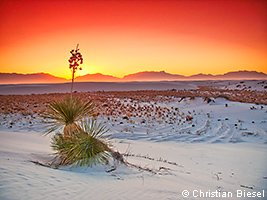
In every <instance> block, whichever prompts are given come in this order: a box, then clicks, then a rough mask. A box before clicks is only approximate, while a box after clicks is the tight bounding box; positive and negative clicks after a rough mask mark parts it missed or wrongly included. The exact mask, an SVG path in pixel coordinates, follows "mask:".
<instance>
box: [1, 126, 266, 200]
mask: <svg viewBox="0 0 267 200" xmlns="http://www.w3.org/2000/svg"><path fill="white" fill-rule="evenodd" d="M0 137H1V141H0V153H1V154H0V155H1V157H0V159H1V167H0V177H1V179H0V199H3V200H5V199H6V200H7V199H12V200H16V199H183V197H182V194H181V192H182V191H183V190H185V189H187V190H188V191H193V190H202V191H209V190H210V191H216V190H220V191H227V192H232V193H233V194H235V193H236V190H249V191H262V190H263V189H265V190H266V189H267V180H266V174H267V170H266V169H267V166H266V163H267V158H266V155H267V149H266V146H265V145H262V144H249V143H240V144H182V143H174V142H162V143H159V142H151V141H150V142H149V141H131V140H126V139H125V140H116V141H115V146H117V147H118V149H119V150H120V151H121V152H124V151H129V152H130V153H131V154H136V155H144V156H145V155H149V156H150V157H151V158H154V159H156V160H152V161H151V160H148V159H144V158H140V157H128V161H129V162H132V163H135V164H139V165H141V166H147V167H150V168H152V169H153V168H154V169H158V168H159V167H161V168H162V170H161V171H159V172H158V173H157V174H150V173H149V172H142V171H138V170H137V169H132V168H127V167H124V166H120V167H119V168H118V169H117V170H116V171H114V172H112V173H106V172H105V171H104V168H102V167H93V168H87V169H86V168H65V169H57V170H56V169H50V168H46V167H42V166H38V165H35V164H33V163H31V162H30V160H36V159H42V158H43V157H47V155H49V154H51V153H52V152H51V150H50V149H49V137H43V136H41V135H40V134H38V133H14V132H3V131H1V132H0ZM165 159H166V161H167V162H170V163H175V165H174V164H169V163H167V162H164V160H165ZM244 187H253V189H246V188H244ZM195 195H197V193H195ZM188 199H196V198H194V197H192V196H190V197H189V198H188ZM233 199H238V198H233ZM244 199H246V198H244Z"/></svg>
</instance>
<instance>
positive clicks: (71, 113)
mask: <svg viewBox="0 0 267 200" xmlns="http://www.w3.org/2000/svg"><path fill="white" fill-rule="evenodd" d="M48 109H49V110H48V112H47V113H45V114H44V115H43V116H44V118H46V119H48V123H49V128H48V130H47V133H51V132H54V131H57V130H59V129H60V128H62V127H65V128H64V135H65V136H66V135H70V134H71V132H77V130H79V125H78V124H77V123H78V121H80V120H82V119H83V118H84V117H87V116H91V115H93V113H94V105H93V103H92V102H91V101H87V102H83V101H82V100H80V99H78V98H74V97H67V98H65V99H63V100H61V101H54V102H52V103H50V104H49V107H48Z"/></svg>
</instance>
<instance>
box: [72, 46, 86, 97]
mask: <svg viewBox="0 0 267 200" xmlns="http://www.w3.org/2000/svg"><path fill="white" fill-rule="evenodd" d="M79 50H80V49H79V44H77V46H76V49H75V50H74V49H72V50H71V51H70V53H71V57H70V59H69V68H70V69H71V70H72V78H71V89H70V93H71V95H72V91H73V83H74V78H75V72H76V71H77V69H78V67H79V65H80V64H83V57H82V54H81V53H80V52H79ZM79 69H80V70H82V68H81V67H80V68H79Z"/></svg>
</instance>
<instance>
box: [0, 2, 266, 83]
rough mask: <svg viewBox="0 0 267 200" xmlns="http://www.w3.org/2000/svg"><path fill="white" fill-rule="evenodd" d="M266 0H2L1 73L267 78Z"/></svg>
mask: <svg viewBox="0 0 267 200" xmlns="http://www.w3.org/2000/svg"><path fill="white" fill-rule="evenodd" d="M266 10H267V1H264V0H251V1H250V0H224V1H220V0H216V1H213V0H206V1H204V0H203V1H201V0H191V1H190V0H184V1H183V0H180V1H179V0H169V1H168V0H162V1H157V0H153V1H152V0H129V1H125V0H124V1H123V0H121V1H112V0H103V1H101V0H95V1H92V0H91V1H90V0H87V1H86V0H75V1H74V0H39V1H37V0H1V1H0V13H1V19H0V20H1V23H0V55H1V60H0V67H1V68H0V72H17V73H35V72H47V73H51V74H53V75H56V76H60V77H67V78H69V77H70V76H71V74H70V71H69V69H68V58H69V56H70V53H69V50H71V49H72V48H75V46H76V44H77V43H79V44H80V49H81V53H82V54H83V57H84V61H85V62H84V64H83V68H84V70H83V71H81V72H79V73H80V75H82V74H86V73H98V72H99V73H103V74H110V75H115V76H118V77H122V76H123V75H125V74H129V73H134V72H138V71H148V70H149V71H152V70H154V71H161V70H165V71H167V72H169V73H177V74H183V75H192V74H196V73H212V74H220V73H225V72H228V71H235V70H256V71H261V72H265V73H267V12H266Z"/></svg>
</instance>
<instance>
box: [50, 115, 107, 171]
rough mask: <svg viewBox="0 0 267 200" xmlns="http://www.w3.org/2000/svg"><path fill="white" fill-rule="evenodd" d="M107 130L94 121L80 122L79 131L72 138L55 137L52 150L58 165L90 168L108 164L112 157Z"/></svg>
mask: <svg viewBox="0 0 267 200" xmlns="http://www.w3.org/2000/svg"><path fill="white" fill-rule="evenodd" d="M106 132H107V129H106V128H105V126H103V125H102V124H99V123H97V122H96V120H95V119H85V120H82V121H81V122H80V129H79V130H78V129H77V133H76V134H74V135H73V136H72V137H68V138H65V137H63V136H62V135H61V134H60V135H55V136H54V138H53V140H52V148H53V149H54V150H55V151H56V160H57V164H58V165H78V166H92V165H94V164H97V163H103V164H107V163H108V158H109V157H110V156H111V155H112V154H111V152H112V150H111V149H110V148H109V146H108V143H107V139H108V136H107V135H106Z"/></svg>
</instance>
